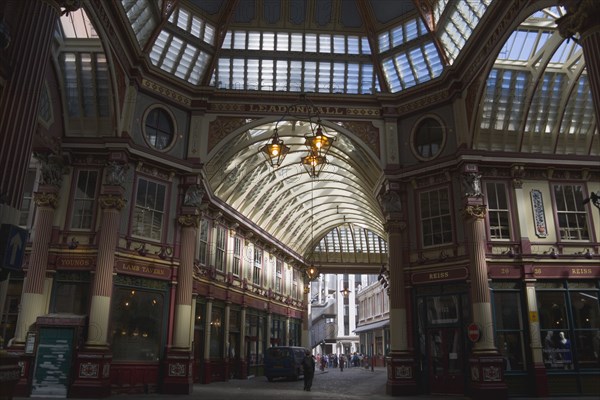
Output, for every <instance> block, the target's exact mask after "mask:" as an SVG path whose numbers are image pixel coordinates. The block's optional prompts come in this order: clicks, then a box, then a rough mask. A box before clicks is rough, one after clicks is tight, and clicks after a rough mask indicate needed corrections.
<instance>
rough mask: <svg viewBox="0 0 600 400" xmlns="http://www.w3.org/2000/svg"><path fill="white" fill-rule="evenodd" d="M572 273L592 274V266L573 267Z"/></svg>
mask: <svg viewBox="0 0 600 400" xmlns="http://www.w3.org/2000/svg"><path fill="white" fill-rule="evenodd" d="M571 274H573V275H591V274H592V269H591V268H571Z"/></svg>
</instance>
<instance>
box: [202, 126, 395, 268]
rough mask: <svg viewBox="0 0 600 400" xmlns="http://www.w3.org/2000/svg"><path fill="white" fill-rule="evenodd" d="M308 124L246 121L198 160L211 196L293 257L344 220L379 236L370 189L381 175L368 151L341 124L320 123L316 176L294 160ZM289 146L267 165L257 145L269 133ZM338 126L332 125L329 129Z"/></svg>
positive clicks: (302, 146) (380, 218) (299, 155)
mask: <svg viewBox="0 0 600 400" xmlns="http://www.w3.org/2000/svg"><path fill="white" fill-rule="evenodd" d="M311 123H314V121H312V122H311V121H310V120H309V119H302V116H301V115H297V116H295V117H294V118H293V119H291V120H279V121H275V122H269V123H263V124H259V125H256V124H254V126H252V125H249V126H248V127H244V128H243V129H241V130H239V131H238V132H235V133H233V134H232V135H230V136H229V137H228V138H227V139H226V140H225V141H223V142H222V143H220V145H219V148H218V149H217V150H215V151H214V152H213V154H212V155H211V156H210V157H209V158H210V160H209V162H208V163H207V164H206V165H205V171H206V173H207V177H208V183H209V186H210V187H211V189H212V191H213V193H214V194H215V195H216V196H217V197H218V198H220V199H221V200H223V201H224V202H226V203H227V204H229V205H230V206H231V207H233V208H234V209H235V210H237V211H238V212H240V213H241V214H242V215H244V216H246V217H248V218H249V219H250V220H251V221H253V222H255V223H256V224H257V225H258V226H259V227H261V228H262V229H264V230H265V231H267V232H269V233H271V234H272V235H273V236H274V237H275V238H276V239H278V240H279V241H281V242H282V243H285V244H286V245H288V246H289V247H290V248H292V249H293V250H295V251H297V252H298V253H299V254H303V255H305V256H307V255H308V254H309V253H310V252H311V251H312V249H313V248H314V247H315V245H316V243H317V242H318V239H320V238H322V237H323V236H325V234H326V233H327V232H329V231H330V230H331V229H333V228H335V227H336V226H339V225H341V224H343V223H353V224H356V225H359V226H362V227H365V228H367V229H369V230H371V231H373V232H375V233H376V234H378V235H379V236H384V231H383V215H382V212H381V209H380V207H379V203H378V201H377V198H376V193H375V191H376V189H377V186H378V184H379V183H380V180H381V179H382V176H383V172H382V169H381V167H380V165H379V162H378V161H377V159H376V157H375V156H374V155H373V154H372V152H370V151H369V150H367V149H365V148H364V147H362V146H361V145H360V144H358V142H357V141H355V140H353V139H351V137H350V136H349V134H348V133H347V134H342V133H340V130H343V128H342V127H341V126H336V125H333V124H331V123H330V124H329V126H325V124H326V122H325V121H324V122H323V124H324V131H325V134H326V136H328V137H330V138H332V139H333V144H332V147H331V149H330V150H329V152H328V153H327V155H326V157H327V160H328V163H327V164H326V165H325V167H324V168H323V170H322V171H321V172H320V174H319V175H318V177H314V178H313V177H311V176H310V175H309V174H308V173H307V172H306V170H305V169H304V167H303V166H302V165H301V158H302V157H304V156H305V155H307V154H308V150H307V148H306V146H305V144H304V142H305V136H306V135H309V134H310V132H311V129H310V125H311ZM275 126H277V131H278V135H279V138H280V139H281V140H283V141H284V143H285V144H286V145H287V146H289V147H290V152H289V154H288V155H287V156H286V158H285V159H284V162H283V164H282V165H281V166H280V167H279V168H277V169H273V168H272V167H271V166H270V164H269V163H268V162H267V161H266V160H265V158H264V157H263V155H262V153H261V152H260V148H261V147H262V146H264V145H265V144H266V143H267V142H268V141H269V139H270V138H271V137H272V136H273V133H274V129H275ZM336 128H337V129H336Z"/></svg>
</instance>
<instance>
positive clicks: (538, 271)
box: [533, 268, 542, 275]
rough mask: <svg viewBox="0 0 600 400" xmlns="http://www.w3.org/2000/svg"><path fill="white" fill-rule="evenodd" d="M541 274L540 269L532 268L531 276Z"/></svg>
mask: <svg viewBox="0 0 600 400" xmlns="http://www.w3.org/2000/svg"><path fill="white" fill-rule="evenodd" d="M541 273H542V269H541V268H534V269H533V274H534V275H540V274H541Z"/></svg>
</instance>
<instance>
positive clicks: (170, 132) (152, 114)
mask: <svg viewBox="0 0 600 400" xmlns="http://www.w3.org/2000/svg"><path fill="white" fill-rule="evenodd" d="M144 137H145V139H146V142H147V143H148V144H149V145H150V146H152V147H154V148H155V149H156V150H165V149H167V148H168V147H169V146H170V145H171V144H172V143H173V139H174V138H175V123H174V122H173V118H172V116H171V114H170V113H169V112H167V110H165V109H164V108H160V107H155V108H152V109H150V110H149V111H148V113H147V115H146V122H145V124H144Z"/></svg>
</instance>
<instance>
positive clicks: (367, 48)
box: [361, 37, 371, 55]
mask: <svg viewBox="0 0 600 400" xmlns="http://www.w3.org/2000/svg"><path fill="white" fill-rule="evenodd" d="M361 53H362V54H367V55H369V54H371V45H370V44H369V38H368V37H362V38H361Z"/></svg>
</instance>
